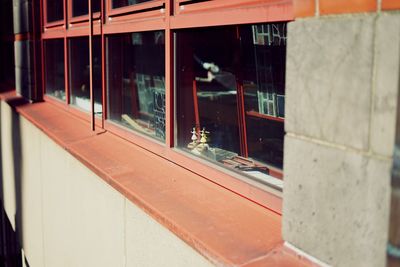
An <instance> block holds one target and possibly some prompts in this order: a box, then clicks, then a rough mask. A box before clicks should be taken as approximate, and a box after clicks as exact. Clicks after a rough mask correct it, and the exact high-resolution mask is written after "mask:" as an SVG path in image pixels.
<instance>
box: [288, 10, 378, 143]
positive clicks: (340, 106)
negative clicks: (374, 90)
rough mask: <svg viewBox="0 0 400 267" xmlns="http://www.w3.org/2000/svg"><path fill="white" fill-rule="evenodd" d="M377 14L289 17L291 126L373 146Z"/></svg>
mask: <svg viewBox="0 0 400 267" xmlns="http://www.w3.org/2000/svg"><path fill="white" fill-rule="evenodd" d="M373 22H374V17H372V16H357V17H353V18H342V17H339V18H328V19H310V20H301V21H295V22H292V23H289V25H288V46H287V63H286V118H285V129H286V131H287V132H292V133H296V134H301V135H305V136H310V137H313V138H317V139H321V140H326V141H330V142H333V143H337V144H341V145H347V146H350V147H354V148H358V149H367V148H368V131H369V126H370V106H371V105H370V102H371V100H370V99H371V79H372V62H373V60H372V59H373V57H372V53H371V51H372V49H373V29H374V27H373Z"/></svg>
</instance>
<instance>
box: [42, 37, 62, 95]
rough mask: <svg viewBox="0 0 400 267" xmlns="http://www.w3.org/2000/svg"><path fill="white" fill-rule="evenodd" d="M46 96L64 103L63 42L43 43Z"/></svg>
mask: <svg viewBox="0 0 400 267" xmlns="http://www.w3.org/2000/svg"><path fill="white" fill-rule="evenodd" d="M44 52H45V79H46V94H47V95H51V96H54V97H56V98H58V99H61V100H63V101H65V80H64V40H63V39H50V40H45V41H44Z"/></svg>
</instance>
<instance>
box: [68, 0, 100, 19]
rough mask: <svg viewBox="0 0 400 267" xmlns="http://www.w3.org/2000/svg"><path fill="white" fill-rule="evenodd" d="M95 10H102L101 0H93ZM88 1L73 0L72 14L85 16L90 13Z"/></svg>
mask: <svg viewBox="0 0 400 267" xmlns="http://www.w3.org/2000/svg"><path fill="white" fill-rule="evenodd" d="M92 5H93V7H92V8H93V12H100V0H93V1H92ZM88 10H89V8H88V1H86V0H72V16H73V17H77V16H83V15H87V14H88Z"/></svg>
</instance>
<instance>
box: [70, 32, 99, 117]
mask: <svg viewBox="0 0 400 267" xmlns="http://www.w3.org/2000/svg"><path fill="white" fill-rule="evenodd" d="M69 60H70V64H69V66H70V70H69V73H70V85H69V86H70V90H71V93H70V94H71V96H70V98H71V99H70V102H71V104H72V105H74V106H76V107H79V108H80V109H83V110H84V111H88V112H89V111H91V107H90V80H89V78H90V76H89V75H90V66H89V37H78V38H71V39H69ZM101 77H102V76H101V39H100V36H94V37H93V94H94V102H95V104H94V105H95V106H94V110H95V114H101V113H102V90H101Z"/></svg>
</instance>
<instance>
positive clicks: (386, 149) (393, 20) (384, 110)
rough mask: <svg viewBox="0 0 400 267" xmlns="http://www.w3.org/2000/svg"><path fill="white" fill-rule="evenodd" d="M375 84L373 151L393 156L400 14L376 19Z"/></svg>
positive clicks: (398, 68) (398, 70)
mask: <svg viewBox="0 0 400 267" xmlns="http://www.w3.org/2000/svg"><path fill="white" fill-rule="evenodd" d="M375 46H376V49H375V69H376V70H375V81H374V86H375V90H374V98H373V112H372V125H371V149H372V151H373V152H374V153H376V154H381V155H384V156H388V157H391V156H392V155H393V147H394V137H395V126H396V108H397V94H398V90H399V73H400V67H399V66H400V14H398V13H397V14H395V13H393V14H385V13H383V14H382V15H381V16H379V17H378V19H377V25H376V39H375Z"/></svg>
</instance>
